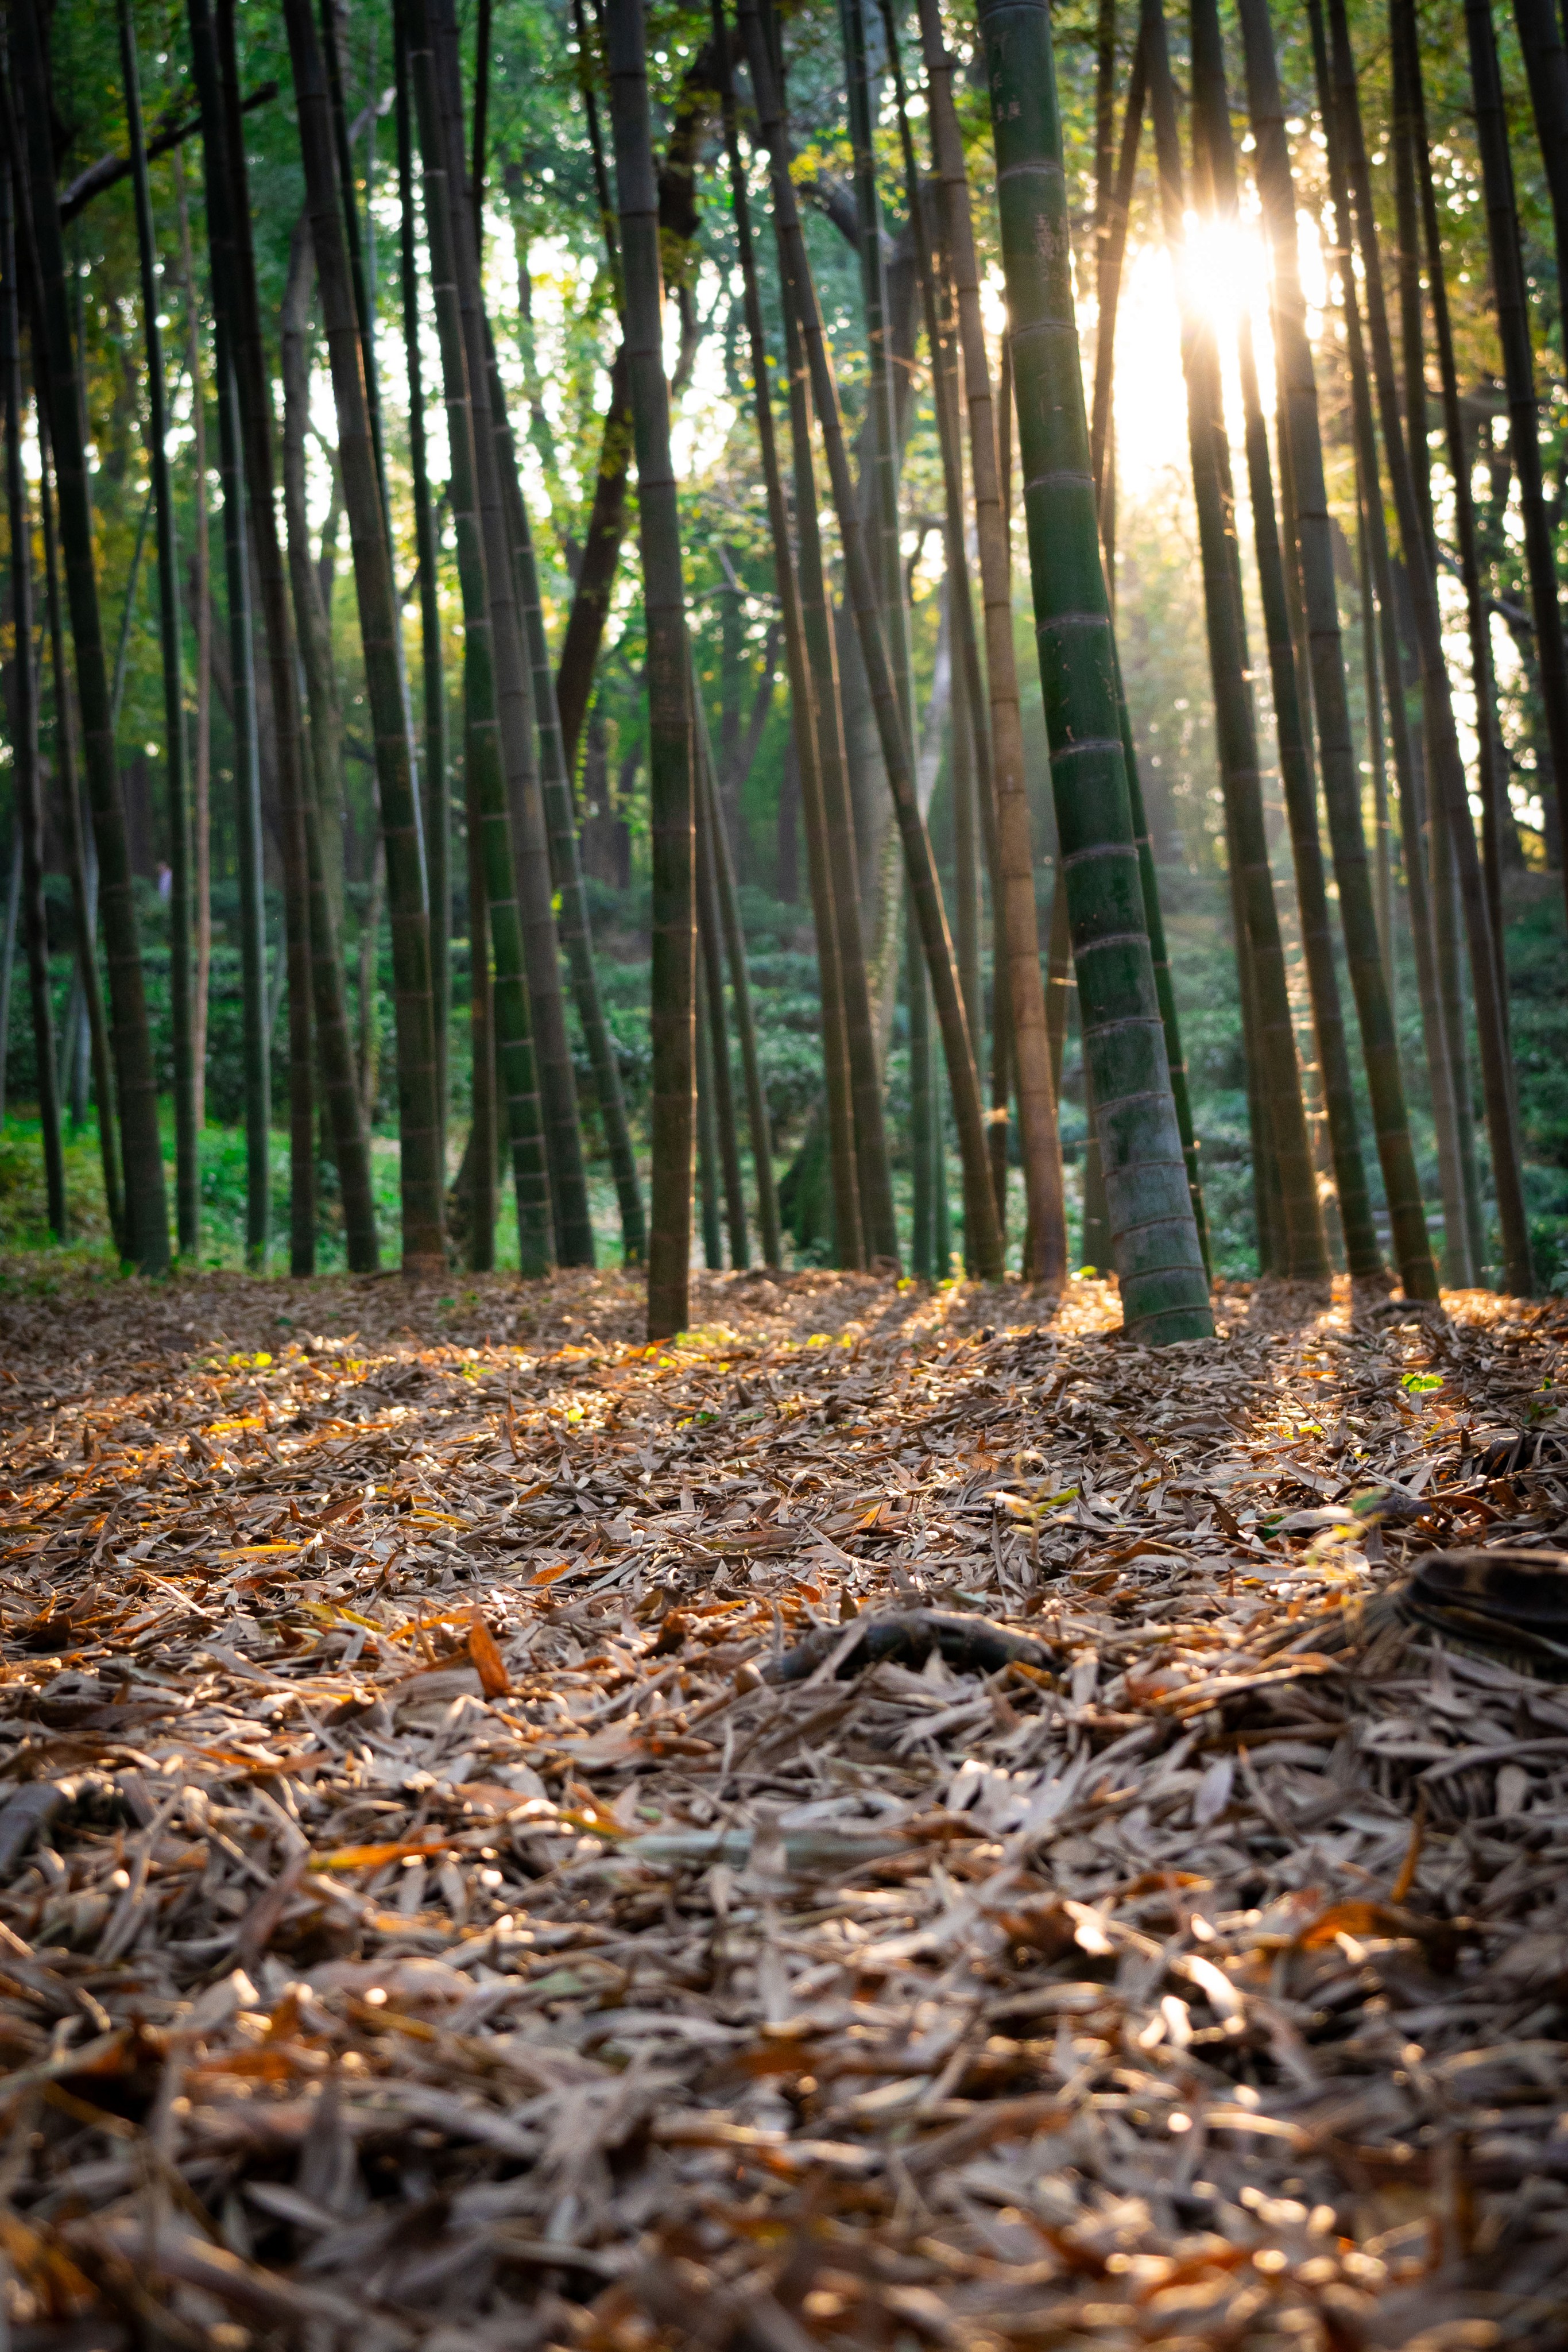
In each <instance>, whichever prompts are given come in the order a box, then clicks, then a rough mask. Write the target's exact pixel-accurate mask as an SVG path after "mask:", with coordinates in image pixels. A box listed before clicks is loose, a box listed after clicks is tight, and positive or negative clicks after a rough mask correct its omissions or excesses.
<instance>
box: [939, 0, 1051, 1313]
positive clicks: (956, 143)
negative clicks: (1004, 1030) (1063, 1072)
mask: <svg viewBox="0 0 1568 2352" xmlns="http://www.w3.org/2000/svg"><path fill="white" fill-rule="evenodd" d="M920 29H921V39H922V44H923V49H924V55H925V79H926V88H927V92H928V95H929V100H930V104H931V110H932V128H933V131H934V135H935V139H936V156H937V163H938V168H939V170H940V173H941V178H942V192H943V218H944V226H945V230H946V235H945V240H944V242H945V247H946V254H947V256H948V258H949V261H950V265H951V270H952V277H953V283H954V288H955V291H956V296H957V310H958V334H959V341H960V345H961V348H962V352H963V362H964V388H965V393H966V395H967V407H968V415H969V457H970V465H971V468H972V474H973V480H974V491H975V518H976V533H977V542H978V547H979V557H980V582H981V592H982V594H983V597H984V603H985V631H986V675H987V678H988V684H989V691H990V702H989V719H990V727H989V741H990V755H991V771H992V781H993V784H994V790H995V796H996V797H995V809H996V829H997V845H998V867H999V870H1000V879H1001V904H1000V908H999V913H1000V918H1001V920H1000V926H999V928H1000V932H1001V937H1002V941H1003V946H1004V952H1005V956H1006V968H1007V983H1008V997H1009V1054H1010V1055H1011V1059H1012V1065H1013V1071H1014V1077H1015V1082H1016V1086H1017V1090H1018V1106H1019V1149H1020V1153H1021V1157H1022V1160H1023V1169H1024V1187H1025V1192H1026V1196H1027V1199H1028V1203H1029V1231H1030V1263H1029V1264H1028V1265H1026V1267H1025V1272H1026V1274H1027V1275H1028V1276H1029V1277H1030V1279H1031V1280H1033V1281H1036V1282H1040V1283H1045V1284H1048V1285H1054V1284H1060V1283H1061V1282H1062V1281H1063V1280H1064V1279H1065V1277H1066V1273H1067V1218H1066V1207H1065V1200H1064V1195H1063V1192H1062V1182H1061V1137H1060V1135H1059V1133H1058V1129H1057V1115H1056V1098H1055V1095H1054V1093H1053V1091H1052V1088H1051V1054H1050V1046H1049V1043H1048V1041H1047V1036H1046V1026H1045V987H1044V982H1043V981H1042V979H1041V976H1040V926H1039V920H1038V918H1037V915H1036V912H1035V898H1034V846H1033V841H1032V838H1031V825H1030V806H1029V785H1028V778H1027V775H1026V772H1025V764H1024V743H1023V719H1022V712H1021V708H1020V704H1019V682H1018V663H1017V657H1016V654H1015V651H1014V644H1013V615H1012V571H1011V563H1010V561H1009V549H1008V530H1007V522H1006V518H1005V515H1004V512H1003V507H1002V491H1001V475H1000V465H999V459H998V439H997V426H996V407H995V402H994V396H993V394H992V389H991V375H990V363H989V360H988V356H987V352H986V338H985V328H984V323H983V320H982V317H981V311H980V288H979V268H978V263H977V256H976V250H975V237H974V226H973V222H972V219H971V215H970V205H969V183H968V173H967V169H966V166H965V162H964V148H963V141H962V139H961V137H960V135H959V131H958V118H957V114H956V110H955V108H954V104H953V87H952V59H951V58H950V57H949V56H948V54H947V50H946V45H945V43H944V40H943V36H942V20H941V16H940V12H939V9H938V6H937V0H920ZM962 554H963V551H962V545H961V544H960V547H959V550H958V555H959V561H960V563H961V562H962ZM964 593H965V595H966V596H967V582H966V585H965V589H964ZM966 682H967V681H966Z"/></svg>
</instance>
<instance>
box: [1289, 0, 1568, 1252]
mask: <svg viewBox="0 0 1568 2352" xmlns="http://www.w3.org/2000/svg"><path fill="white" fill-rule="evenodd" d="M1467 15H1468V16H1469V15H1473V9H1470V10H1468V11H1467ZM1329 19H1330V25H1331V27H1332V31H1333V79H1334V91H1335V97H1336V100H1337V101H1338V109H1339V113H1340V120H1341V127H1342V130H1343V134H1344V139H1345V149H1346V160H1347V162H1348V164H1349V176H1350V185H1351V195H1352V198H1353V202H1354V215H1355V223H1356V236H1357V242H1358V244H1359V246H1360V248H1361V255H1362V260H1363V264H1364V270H1365V283H1366V301H1367V326H1368V330H1369V332H1370V337H1371V342H1372V357H1373V368H1374V373H1375V378H1376V383H1377V401H1378V406H1379V409H1380V410H1381V412H1382V417H1383V435H1384V446H1385V451H1386V454H1387V458H1388V472H1389V478H1390V481H1391V484H1392V487H1393V491H1394V505H1395V511H1396V514H1397V516H1398V519H1399V537H1400V541H1401V544H1402V546H1403V549H1404V553H1405V568H1406V577H1407V579H1408V582H1409V587H1410V604H1411V608H1412V614H1413V618H1414V624H1415V635H1416V651H1417V654H1418V655H1419V657H1420V664H1421V682H1422V687H1423V690H1424V697H1425V708H1426V721H1427V725H1426V733H1427V744H1428V746H1429V755H1430V760H1431V768H1432V781H1433V786H1434V789H1435V791H1436V793H1437V799H1438V804H1439V807H1440V810H1441V814H1442V818H1443V820H1444V822H1445V823H1446V824H1447V826H1448V837H1449V839H1450V840H1451V842H1452V843H1453V846H1454V857H1455V862H1456V865H1457V866H1458V881H1459V890H1460V894H1461V898H1462V900H1463V904H1464V910H1465V931H1466V936H1467V939H1468V941H1469V951H1470V985H1471V989H1472V991H1473V992H1474V997H1475V1014H1476V1032H1477V1036H1478V1039H1479V1048H1480V1065H1481V1083H1482V1087H1483V1090H1484V1096H1485V1101H1486V1110H1487V1134H1488V1139H1489V1141H1490V1145H1491V1157H1492V1180H1493V1182H1494V1184H1495V1186H1496V1190H1497V1206H1498V1223H1499V1226H1500V1232H1501V1236H1502V1255H1503V1276H1504V1280H1505V1282H1506V1283H1507V1285H1508V1287H1509V1288H1510V1290H1511V1291H1512V1292H1513V1293H1514V1294H1515V1296H1516V1297H1526V1298H1527V1297H1529V1296H1530V1295H1531V1291H1532V1289H1533V1288H1534V1280H1535V1277H1534V1273H1533V1270H1532V1267H1531V1251H1530V1223H1529V1218H1528V1215H1527V1213H1526V1210H1525V1202H1524V1186H1523V1181H1522V1176H1521V1168H1520V1147H1519V1124H1518V1119H1517V1117H1516V1114H1515V1109H1514V1099H1513V1088H1512V1086H1511V1082H1510V1076H1509V1047H1508V1024H1507V1022H1506V1020H1505V1019H1504V1017H1503V1011H1502V996H1501V991H1500V988H1499V985H1498V964H1497V956H1496V952H1495V950H1494V949H1493V946H1492V939H1491V922H1490V916H1489V914H1488V911H1487V902H1486V885H1485V883H1484V881H1483V880H1482V877H1481V869H1480V858H1479V854H1478V852H1477V849H1476V836H1475V828H1474V826H1473V824H1471V821H1470V803H1469V787H1468V785H1467V783H1466V780H1465V768H1464V761H1463V760H1462V759H1461V757H1460V754H1459V739H1458V731H1457V730H1456V728H1455V725H1454V709H1453V703H1452V700H1451V698H1450V694H1449V688H1448V664H1447V659H1446V656H1445V655H1444V651H1443V625H1442V618H1441V614H1439V612H1438V608H1437V581H1436V577H1435V575H1434V572H1433V569H1432V564H1431V562H1430V559H1429V556H1428V552H1427V542H1426V537H1425V534H1424V532H1423V530H1422V527H1421V514H1420V508H1419V504H1418V502H1417V499H1416V488H1415V483H1414V480H1413V478H1412V475H1411V470H1410V462H1409V452H1408V450H1407V449H1406V446H1405V441H1404V436H1403V434H1402V432H1401V430H1400V419H1399V394H1398V386H1397V383H1396V378H1395V373H1394V352H1393V345H1392V342H1391V340H1390V337H1389V332H1388V317H1387V311H1386V308H1385V302H1384V295H1383V278H1382V267H1381V263H1380V261H1379V258H1378V236H1377V222H1376V216H1375V213H1374V211H1373V206H1372V183H1371V173H1370V171H1369V169H1368V165H1367V160H1366V147H1365V142H1364V140H1363V137H1362V130H1361V107H1360V100H1359V98H1358V96H1357V92H1356V83H1355V65H1354V58H1352V55H1351V49H1350V38H1349V32H1348V28H1347V26H1346V23H1345V14H1344V4H1343V0H1330V5H1329ZM1490 25H1491V19H1490V16H1488V18H1487V30H1488V32H1489V34H1490ZM1494 58H1495V52H1494ZM1489 210H1490V205H1489ZM1515 253H1516V255H1517V245H1516V247H1515ZM1495 259H1496V256H1495V253H1494V262H1495ZM1515 439H1516V445H1517V441H1518V434H1517V429H1516V435H1515ZM1537 455H1539V453H1537ZM1527 541H1528V525H1527ZM1549 552H1550V547H1548V553H1549ZM1552 620H1553V621H1554V622H1555V623H1556V625H1557V631H1558V645H1559V647H1561V646H1562V644H1563V638H1562V628H1561V621H1560V619H1559V617H1558V615H1557V612H1556V605H1555V598H1554V593H1553V601H1552ZM1562 683H1563V688H1564V712H1563V716H1564V720H1565V722H1568V664H1565V667H1564V671H1563V680H1562ZM1563 755H1564V758H1565V759H1568V723H1565V728H1564V734H1563Z"/></svg>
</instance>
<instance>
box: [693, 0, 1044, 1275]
mask: <svg viewBox="0 0 1568 2352" xmlns="http://www.w3.org/2000/svg"><path fill="white" fill-rule="evenodd" d="M740 17H741V29H742V34H743V37H744V38H745V40H746V44H747V52H748V56H749V58H750V64H751V71H752V81H753V86H754V89H756V91H757V94H758V113H759V117H760V121H761V127H762V136H763V142H764V144H765V145H766V146H767V147H768V151H769V154H770V158H771V164H772V184H773V201H774V209H775V216H776V218H777V219H778V220H779V224H780V226H781V228H782V232H783V236H784V239H785V244H786V249H787V252H788V256H789V268H788V273H787V274H788V277H789V300H790V304H791V307H792V309H794V310H795V311H796V313H797V315H798V317H799V320H800V339H801V341H802V343H803V344H804V346H805V350H806V355H807V358H808V361H809V363H810V373H811V388H812V393H813V395H814V398H815V402H816V406H817V409H818V412H819V415H820V416H821V425H822V433H823V437H824V440H825V442H826V444H827V452H828V466H829V472H830V475H831V479H832V490H833V506H834V509H835V511H836V514H837V517H838V523H839V534H840V539H841V544H842V548H843V553H844V566H845V571H846V573H847V576H848V581H849V588H850V602H851V604H852V607H853V610H854V615H855V625H856V630H857V634H858V636H859V639H860V645H861V651H862V657H863V659H864V662H865V666H866V673H867V679H868V683H869V685H870V688H871V693H872V701H873V708H874V709H875V711H876V718H877V729H878V736H879V740H880V742H881V747H882V754H883V765H884V766H885V768H886V770H887V778H888V784H889V788H890V790H891V792H892V794H893V802H894V813H895V814H896V816H897V818H898V824H899V831H900V835H901V836H902V839H903V845H904V866H905V870H906V873H907V876H908V880H909V887H910V892H911V898H912V901H913V905H914V908H915V917H916V919H917V921H918V923H919V927H920V935H921V940H922V943H923V946H924V949H925V958H926V962H927V964H928V966H929V968H930V973H931V982H932V990H933V993H934V995H935V997H936V1014H937V1019H938V1021H939V1023H940V1024H941V1029H942V1035H943V1044H944V1047H945V1050H946V1061H947V1076H948V1083H949V1086H950V1087H951V1088H952V1092H953V1099H954V1108H955V1114H956V1122H957V1128H958V1142H959V1150H960V1152H961V1154H962V1158H963V1166H964V1223H965V1255H966V1256H967V1258H968V1259H969V1260H970V1261H971V1263H972V1264H973V1265H974V1267H975V1270H976V1272H977V1275H978V1276H979V1277H980V1279H981V1280H983V1281H996V1280H998V1279H999V1277H1000V1275H1001V1272H1002V1248H1001V1230H1000V1227H999V1224H998V1219H997V1206H996V1199H995V1196H994V1194H993V1193H992V1191H991V1179H990V1162H989V1158H988V1152H987V1149H986V1125H985V1114H984V1110H983V1108H982V1107H981V1102H980V1087H979V1080H978V1077H977V1073H976V1068H975V1057H974V1054H973V1051H972V1050H971V1047H970V1043H969V1033H968V1029H967V1024H966V1023H965V1020H964V1006H963V1000H962V998H961V997H960V995H959V992H958V982H957V975H956V971H955V969H954V963H953V946H952V941H951V940H950V938H949V936H948V932H947V919H946V912H945V910H944V908H943V905H942V894H941V889H940V887H939V885H938V883H937V879H936V867H935V866H934V864H933V862H932V857H931V844H930V840H929V838H928V836H927V835H926V831H925V823H924V821H923V819H922V817H921V814H920V811H919V808H918V806H917V804H916V801H915V781H914V772H913V760H912V754H911V748H910V744H909V741H908V739H907V735H906V731H905V729H904V723H903V720H902V719H901V715H900V710H899V704H898V686H897V680H896V677H895V676H894V668H893V665H892V663H891V661H890V659H889V656H888V650H887V646H886V645H885V643H884V642H883V635H882V632H881V629H880V626H879V625H878V618H877V597H876V586H875V582H874V578H873V572H872V567H871V563H870V561H869V558H868V556H867V552H866V547H865V541H864V536H863V533H862V527H861V520H860V515H859V511H858V508H857V504H856V500H855V495H854V487H853V484H852V480H851V478H850V467H849V457H848V453H847V450H846V447H845V444H844V434H843V420H842V418H841V415H840V412H839V405H838V391H837V386H836V384H835V383H834V380H833V372H832V362H831V355H830V352H829V350H828V345H827V341H826V338H825V335H824V332H823V328H822V317H821V310H820V308H819V306H818V302H817V296H816V289H815V286H814V283H813V281H812V278H811V275H810V265H809V262H808V260H807V257H806V248H805V241H804V238H803V236H802V235H801V230H800V213H799V209H798V206H797V204H796V200H795V190H794V185H793V183H792V182H791V180H790V178H789V147H788V142H787V140H786V138H785V137H784V134H783V129H782V124H781V121H780V117H779V99H778V91H777V86H776V80H775V76H774V73H773V68H772V63H771V60H770V59H769V58H768V54H767V49H766V47H765V44H764V42H763V39H762V37H761V26H760V24H759V21H758V16H757V12H756V7H755V5H754V0H742V6H741V12H740Z"/></svg>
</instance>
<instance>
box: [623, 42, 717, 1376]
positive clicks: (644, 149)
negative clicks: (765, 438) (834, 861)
mask: <svg viewBox="0 0 1568 2352" xmlns="http://www.w3.org/2000/svg"><path fill="white" fill-rule="evenodd" d="M604 25H605V40H606V48H607V53H608V62H609V69H610V110H611V121H612V130H613V136H614V146H615V184H616V195H617V200H618V210H619V215H620V222H621V251H622V257H623V259H624V264H625V277H626V298H625V341H626V348H627V353H628V357H629V361H630V365H631V373H632V429H633V436H634V440H635V445H636V454H637V506H638V520H639V527H640V532H641V538H642V551H643V611H644V614H645V618H646V629H647V640H648V733H649V751H648V765H649V791H650V798H651V810H650V831H651V835H652V845H653V982H652V998H653V1001H652V1004H651V1007H650V1014H649V1019H650V1026H651V1029H652V1033H653V1088H652V1094H653V1101H652V1108H651V1122H650V1123H651V1126H652V1130H653V1138H652V1140H653V1169H652V1176H651V1181H650V1209H651V1214H650V1219H649V1238H648V1337H649V1339H669V1338H671V1337H673V1335H674V1333H675V1332H677V1331H679V1330H681V1329H682V1328H684V1327H685V1323H686V1322H687V1320H688V1316H687V1301H688V1297H689V1289H688V1279H687V1277H688V1267H689V1261H690V1257H691V1213H692V1211H691V1191H692V1056H693V1046H694V1035H693V1015H694V1010H695V993H696V989H695V980H696V971H695V928H696V927H695V920H694V915H695V907H694V898H695V870H694V869H695V821H694V820H695V811H694V802H695V790H694V786H695V764H696V763H695V743H694V740H693V726H692V707H691V676H690V656H689V652H688V648H687V644H686V615H685V587H684V583H683V581H682V577H681V525H680V512H679V508H678V505H677V502H676V493H675V478H674V468H673V466H672V464H671V459H670V392H669V385H668V384H667V383H666V382H665V379H664V276H663V271H662V269H661V267H660V258H659V195H658V187H657V184H656V182H655V179H654V173H653V135H652V131H651V127H650V122H649V113H648V68H647V41H646V31H645V26H644V21H643V0H606V6H605V11H604Z"/></svg>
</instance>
